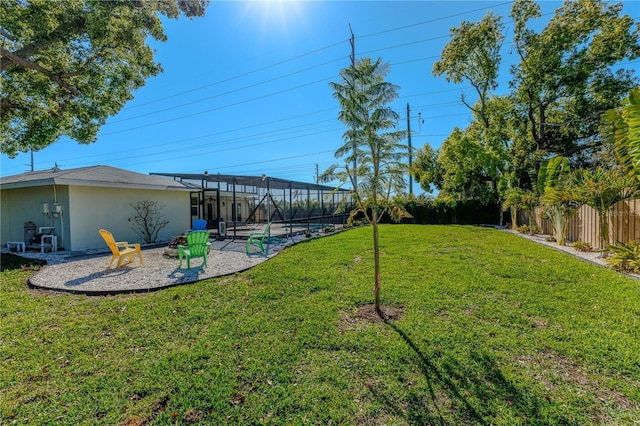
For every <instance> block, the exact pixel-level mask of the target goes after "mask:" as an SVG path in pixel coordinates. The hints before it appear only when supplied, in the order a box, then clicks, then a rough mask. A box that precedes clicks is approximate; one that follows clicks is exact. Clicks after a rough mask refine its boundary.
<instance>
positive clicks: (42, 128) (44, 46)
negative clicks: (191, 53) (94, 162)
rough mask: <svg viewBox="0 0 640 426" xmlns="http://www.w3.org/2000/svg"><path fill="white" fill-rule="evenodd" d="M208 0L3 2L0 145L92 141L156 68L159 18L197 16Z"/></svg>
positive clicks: (18, 147) (11, 151) (11, 150)
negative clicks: (152, 43) (63, 138)
mask: <svg viewBox="0 0 640 426" xmlns="http://www.w3.org/2000/svg"><path fill="white" fill-rule="evenodd" d="M208 3H209V0H190V1H183V0H163V1H146V0H145V1H94V0H58V1H50V0H2V2H1V4H2V27H1V28H0V56H1V59H0V75H1V78H2V95H1V97H0V111H2V114H1V115H0V135H1V137H2V145H1V148H0V151H1V152H2V153H3V154H7V155H8V156H10V157H15V156H16V155H17V154H18V153H19V152H25V151H28V150H30V149H33V150H39V149H42V148H44V147H46V146H48V145H50V144H52V143H54V142H55V141H56V140H58V138H60V137H61V136H69V137H71V138H73V139H75V140H76V141H78V142H79V143H83V144H87V143H91V142H94V141H95V139H96V137H97V134H98V131H99V130H100V127H101V126H102V125H103V124H104V123H105V121H106V119H107V118H108V117H109V116H112V115H114V114H116V113H117V112H118V111H120V110H121V109H122V107H123V106H124V104H125V103H126V102H127V101H129V100H130V99H132V98H133V95H132V93H133V92H134V91H135V90H136V89H138V88H139V87H142V86H143V85H144V84H145V80H146V79H147V78H149V77H151V76H155V75H157V74H158V73H160V72H161V70H162V68H161V66H160V64H158V63H156V62H154V60H153V56H154V55H153V49H151V47H150V46H149V45H148V44H147V41H148V40H149V39H150V38H153V39H155V40H157V41H164V40H166V36H165V34H164V30H163V26H162V21H161V17H162V16H165V17H168V18H177V17H178V16H179V15H180V14H183V15H185V16H188V17H193V16H202V15H204V10H205V8H206V6H207V4H208Z"/></svg>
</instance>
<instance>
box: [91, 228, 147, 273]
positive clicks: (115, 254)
mask: <svg viewBox="0 0 640 426" xmlns="http://www.w3.org/2000/svg"><path fill="white" fill-rule="evenodd" d="M100 235H101V236H102V238H104V241H105V242H106V243H107V245H108V246H109V248H110V249H111V254H112V256H111V261H110V262H109V266H107V269H109V268H110V267H111V264H112V263H113V261H114V260H116V258H117V259H118V263H117V265H116V268H119V267H120V266H122V261H123V260H124V258H125V257H128V258H129V263H133V254H134V253H137V254H138V258H139V259H140V265H144V262H143V261H142V252H141V251H140V244H129V243H128V242H126V241H116V240H115V239H114V238H113V234H112V233H111V232H109V231H107V230H105V229H101V230H100Z"/></svg>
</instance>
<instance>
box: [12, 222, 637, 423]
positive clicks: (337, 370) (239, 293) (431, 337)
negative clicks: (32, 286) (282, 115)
mask: <svg viewBox="0 0 640 426" xmlns="http://www.w3.org/2000/svg"><path fill="white" fill-rule="evenodd" d="M380 232H381V234H380V243H381V245H380V250H381V262H382V265H381V267H382V269H381V271H382V277H381V279H382V281H383V287H382V293H381V299H382V305H383V306H386V307H393V308H394V309H395V310H396V312H397V313H399V314H400V317H399V318H398V319H395V320H390V321H387V322H383V321H371V317H370V316H368V315H366V310H365V309H363V307H365V306H366V305H368V304H370V303H372V302H373V300H372V292H371V282H372V277H371V276H370V274H371V271H372V269H373V268H372V267H371V265H372V262H373V251H372V249H371V242H370V238H371V235H370V234H371V230H370V229H368V227H364V228H357V229H352V230H349V231H347V232H342V233H337V234H335V235H331V236H327V237H325V238H319V239H313V240H305V241H304V242H302V243H300V244H298V245H296V246H293V247H291V248H289V249H287V250H285V251H283V252H282V253H280V254H279V255H278V256H276V257H275V258H273V259H271V260H269V261H268V262H265V263H262V264H260V265H259V266H257V267H255V268H253V269H252V270H250V271H247V272H244V273H241V274H237V275H234V276H230V277H226V278H220V279H210V280H205V281H202V282H199V283H195V284H191V285H185V286H181V287H173V288H170V289H166V290H162V291H157V292H153V293H147V294H138V295H120V296H108V297H89V296H80V295H69V294H65V295H59V294H52V293H48V292H39V291H33V290H28V289H27V288H26V287H25V284H24V281H25V279H26V278H27V277H28V276H29V274H30V273H32V272H30V271H23V270H21V269H20V268H8V269H6V270H4V271H3V272H2V273H1V274H0V278H1V279H0V294H1V295H2V297H0V336H2V339H1V340H0V389H1V391H2V398H0V424H14V423H15V424H56V425H93V424H123V425H131V424H158V425H165V424H166V425H169V424H171V425H173V424H237V425H244V424H329V423H332V424H344V425H351V424H352V425H359V424H387V425H413V424H420V425H422V424H437V425H459V424H464V425H489V424H491V425H513V424H523V425H524V424H526V425H550V424H564V425H596V424H597V425H601V424H612V425H613V424H615V425H626V424H629V425H632V424H634V422H636V421H637V419H638V418H640V339H639V338H638V330H639V329H640V326H639V325H640V309H639V308H638V307H639V306H640V281H638V280H635V279H632V278H630V277H627V276H624V275H622V274H619V273H617V272H615V271H614V270H612V269H607V268H603V267H598V266H595V265H592V264H590V263H587V262H582V261H580V260H578V259H576V258H574V257H573V256H570V255H568V254H566V253H562V252H559V251H557V250H554V249H552V248H549V247H546V246H542V245H537V244H535V243H533V242H531V241H529V240H526V239H523V238H520V237H519V236H517V235H513V234H511V233H508V232H504V231H499V230H495V229H491V228H481V227H472V226H421V225H382V226H381V227H380ZM301 260H304V261H301ZM4 261H5V256H2V263H4Z"/></svg>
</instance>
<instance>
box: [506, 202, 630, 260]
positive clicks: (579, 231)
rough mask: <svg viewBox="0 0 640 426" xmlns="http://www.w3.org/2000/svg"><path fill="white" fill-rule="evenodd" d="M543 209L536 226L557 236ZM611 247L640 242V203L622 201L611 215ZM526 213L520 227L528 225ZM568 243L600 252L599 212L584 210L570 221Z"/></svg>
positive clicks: (583, 208) (586, 207) (580, 210)
mask: <svg viewBox="0 0 640 426" xmlns="http://www.w3.org/2000/svg"><path fill="white" fill-rule="evenodd" d="M542 216H543V214H542V209H541V208H539V207H538V208H536V214H535V223H536V225H537V226H538V228H539V229H540V232H541V233H542V234H549V235H553V226H552V224H551V221H550V220H549V219H544V218H543V217H542ZM608 216H609V244H615V243H616V242H623V243H628V242H629V241H640V200H630V201H621V202H619V203H618V204H616V205H615V206H613V209H612V210H611V211H610V212H609V215H608ZM528 223H529V218H528V215H527V213H526V212H521V213H520V212H519V214H518V224H520V225H522V224H528ZM567 228H568V232H567V243H571V242H574V241H582V242H585V243H589V244H590V245H591V246H592V247H594V248H600V225H599V222H598V212H597V211H596V210H594V209H592V208H591V207H589V206H582V207H580V209H579V210H578V211H577V212H576V213H575V215H574V216H573V217H572V218H571V219H569V224H568V226H567Z"/></svg>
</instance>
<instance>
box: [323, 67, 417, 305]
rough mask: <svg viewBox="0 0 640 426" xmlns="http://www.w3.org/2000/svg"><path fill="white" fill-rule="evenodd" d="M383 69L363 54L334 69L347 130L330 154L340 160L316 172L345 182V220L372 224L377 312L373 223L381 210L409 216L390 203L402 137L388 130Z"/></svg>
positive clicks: (398, 183)
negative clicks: (348, 203) (349, 207)
mask: <svg viewBox="0 0 640 426" xmlns="http://www.w3.org/2000/svg"><path fill="white" fill-rule="evenodd" d="M388 72H389V67H388V66H387V65H386V64H383V63H382V61H381V60H380V59H378V60H376V61H372V60H371V59H370V58H363V59H361V60H358V61H355V63H354V64H352V65H351V66H350V67H348V68H345V69H343V70H341V71H340V77H341V81H340V82H338V83H330V85H331V88H332V89H333V91H334V97H335V98H336V99H337V101H338V103H339V104H340V109H341V110H340V113H339V115H338V119H339V120H340V121H341V122H342V123H343V124H344V125H345V126H346V127H347V129H348V130H347V131H346V132H345V133H344V135H343V139H344V144H343V145H342V146H341V147H340V148H338V150H337V151H336V153H335V156H336V158H341V159H343V161H344V164H339V165H333V166H331V167H330V168H329V169H327V170H326V171H325V172H324V173H323V174H322V175H321V176H320V180H321V181H324V182H330V181H333V180H338V181H339V182H340V183H341V185H342V184H350V185H351V187H352V188H353V191H352V194H353V198H354V201H355V206H356V207H355V209H354V210H353V211H352V212H351V215H350V219H352V218H353V217H355V216H356V215H357V214H361V215H363V216H364V218H365V219H366V221H367V222H368V223H370V224H371V225H372V229H373V253H374V298H375V309H376V311H377V312H378V314H380V315H382V312H381V310H380V285H381V279H380V248H379V236H378V223H379V222H380V219H381V218H382V215H383V214H385V213H387V214H389V215H391V217H392V218H394V219H399V218H401V217H407V216H409V215H408V213H407V212H406V211H405V210H404V208H403V207H401V206H399V205H397V204H396V203H394V201H393V197H394V195H396V194H398V193H400V192H402V191H403V189H404V188H406V184H405V182H404V175H405V174H406V172H407V165H406V162H405V161H404V160H405V159H406V156H407V146H406V145H404V144H401V143H400V141H402V140H403V139H405V138H406V136H407V135H406V132H405V131H401V130H400V131H399V130H394V129H395V128H396V123H397V121H398V119H399V116H398V114H397V113H396V112H395V111H394V110H393V109H392V108H391V106H390V103H391V102H392V101H393V100H394V99H396V98H397V97H398V94H397V90H398V87H397V86H395V85H393V84H391V83H389V82H387V81H385V77H386V76H387V74H388ZM353 160H356V162H355V164H356V165H355V167H353V166H352V164H353Z"/></svg>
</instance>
